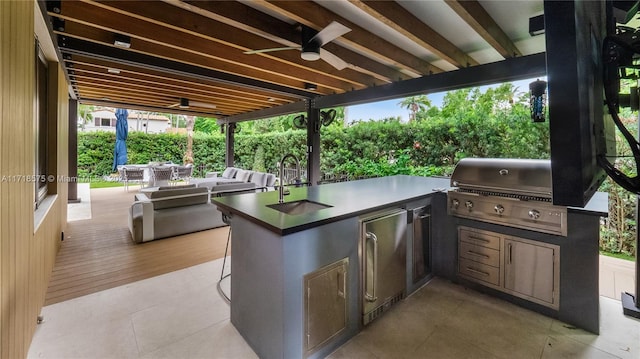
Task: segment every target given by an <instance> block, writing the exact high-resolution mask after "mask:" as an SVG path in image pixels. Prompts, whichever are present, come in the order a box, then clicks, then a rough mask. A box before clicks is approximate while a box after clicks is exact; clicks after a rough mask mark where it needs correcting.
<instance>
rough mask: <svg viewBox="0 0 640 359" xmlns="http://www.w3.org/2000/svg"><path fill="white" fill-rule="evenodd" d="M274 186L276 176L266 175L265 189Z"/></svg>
mask: <svg viewBox="0 0 640 359" xmlns="http://www.w3.org/2000/svg"><path fill="white" fill-rule="evenodd" d="M275 185H276V175H274V174H273V173H267V185H266V186H267V187H273V186H275Z"/></svg>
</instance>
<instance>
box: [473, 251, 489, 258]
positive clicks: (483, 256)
mask: <svg viewBox="0 0 640 359" xmlns="http://www.w3.org/2000/svg"><path fill="white" fill-rule="evenodd" d="M467 253H469V254H471V255H474V256H478V257H482V258H486V259H489V258H491V257H489V256H488V255H486V254H482V253H478V252H474V251H472V250H468V251H467Z"/></svg>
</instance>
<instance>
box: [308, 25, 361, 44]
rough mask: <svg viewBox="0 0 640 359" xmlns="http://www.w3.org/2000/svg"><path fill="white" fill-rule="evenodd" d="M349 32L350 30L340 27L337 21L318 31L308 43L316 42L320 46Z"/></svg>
mask: <svg viewBox="0 0 640 359" xmlns="http://www.w3.org/2000/svg"><path fill="white" fill-rule="evenodd" d="M349 31H351V29H350V28H348V27H346V26H344V25H342V24H341V23H339V22H337V21H332V22H331V23H330V24H329V25H327V27H325V28H324V29H322V30H320V32H319V33H317V34H316V36H314V37H312V38H311V40H309V42H312V41H318V43H319V44H320V46H322V45H324V44H326V43H327V42H329V41H332V40H334V39H337V38H338V37H340V36H342V35H344V34H346V33H348V32H349Z"/></svg>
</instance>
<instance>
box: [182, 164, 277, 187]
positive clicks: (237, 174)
mask: <svg viewBox="0 0 640 359" xmlns="http://www.w3.org/2000/svg"><path fill="white" fill-rule="evenodd" d="M205 176H206V177H205V178H194V179H192V180H191V182H190V183H193V184H195V185H196V186H197V187H207V188H209V189H210V190H211V189H212V188H213V187H214V186H217V185H222V184H227V183H254V184H255V186H256V191H272V190H274V189H275V183H276V176H275V175H274V174H271V173H264V172H258V171H249V170H243V169H241V168H237V167H227V168H226V169H225V170H224V171H223V172H209V173H207V174H206V175H205Z"/></svg>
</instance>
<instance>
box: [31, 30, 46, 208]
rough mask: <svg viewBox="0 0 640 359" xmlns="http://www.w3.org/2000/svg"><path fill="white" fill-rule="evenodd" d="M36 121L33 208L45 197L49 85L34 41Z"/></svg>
mask: <svg viewBox="0 0 640 359" xmlns="http://www.w3.org/2000/svg"><path fill="white" fill-rule="evenodd" d="M36 54H37V56H36V76H35V77H36V89H35V95H36V96H35V97H36V113H35V115H36V119H35V127H36V128H35V134H36V151H35V152H36V166H35V169H36V171H35V173H34V175H36V176H34V178H35V181H34V182H35V183H34V184H35V191H36V192H35V195H36V202H35V207H36V208H38V206H39V204H40V202H42V200H43V199H44V197H45V196H46V195H47V184H48V183H47V176H48V175H49V159H48V153H49V141H48V139H47V137H48V127H49V126H48V124H49V119H48V106H47V97H48V90H47V88H48V84H49V80H48V78H49V69H48V64H47V59H46V58H45V57H44V54H43V52H42V50H41V49H40V46H39V45H38V41H37V40H36Z"/></svg>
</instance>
